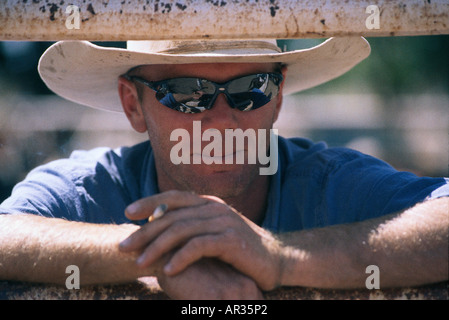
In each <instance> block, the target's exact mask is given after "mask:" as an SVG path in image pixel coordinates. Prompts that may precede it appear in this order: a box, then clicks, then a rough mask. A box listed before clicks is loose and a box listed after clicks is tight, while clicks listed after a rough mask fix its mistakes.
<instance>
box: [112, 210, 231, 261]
mask: <svg viewBox="0 0 449 320" xmlns="http://www.w3.org/2000/svg"><path fill="white" fill-rule="evenodd" d="M223 209H226V210H227V209H228V206H225V205H222V204H219V203H216V202H206V203H205V204H204V205H200V206H196V207H187V208H181V209H177V210H172V211H170V212H167V214H165V215H164V218H163V219H157V220H154V221H153V222H151V223H147V224H145V225H143V226H142V227H141V228H140V229H138V230H137V231H135V232H134V233H132V234H131V235H129V236H128V238H126V239H125V240H123V241H122V242H121V243H120V245H119V248H120V250H121V251H123V252H131V251H136V250H143V249H144V248H145V247H146V246H148V244H150V243H151V242H152V241H154V240H155V239H157V238H159V237H161V235H162V234H164V236H163V237H162V239H163V240H164V241H166V243H164V242H162V241H161V240H159V241H158V245H160V246H162V244H163V245H164V246H165V247H169V248H174V247H175V246H177V245H180V244H181V243H182V242H184V241H185V238H186V237H188V236H190V237H192V236H194V235H197V234H199V233H206V232H207V230H209V231H210V230H213V232H216V231H217V230H216V228H217V227H219V226H220V227H222V226H224V225H225V224H227V222H226V220H225V221H220V220H217V221H215V222H208V223H202V221H205V220H207V219H213V218H218V217H220V216H223V215H222V213H223ZM189 221H190V222H189ZM228 222H229V221H228ZM156 248H158V247H156ZM147 251H148V250H147ZM158 252H159V251H155V254H157V253H158Z"/></svg>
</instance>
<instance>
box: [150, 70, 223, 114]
mask: <svg viewBox="0 0 449 320" xmlns="http://www.w3.org/2000/svg"><path fill="white" fill-rule="evenodd" d="M214 90H215V88H214V87H213V85H212V84H209V83H207V82H204V81H202V80H201V79H197V78H179V79H171V80H167V81H163V82H161V85H160V88H158V90H157V93H156V98H157V99H158V100H159V102H160V103H162V104H163V105H164V106H166V107H168V108H171V109H174V110H177V111H180V112H183V113H199V112H203V111H205V110H207V109H208V107H209V102H210V98H211V97H212V96H213V93H214Z"/></svg>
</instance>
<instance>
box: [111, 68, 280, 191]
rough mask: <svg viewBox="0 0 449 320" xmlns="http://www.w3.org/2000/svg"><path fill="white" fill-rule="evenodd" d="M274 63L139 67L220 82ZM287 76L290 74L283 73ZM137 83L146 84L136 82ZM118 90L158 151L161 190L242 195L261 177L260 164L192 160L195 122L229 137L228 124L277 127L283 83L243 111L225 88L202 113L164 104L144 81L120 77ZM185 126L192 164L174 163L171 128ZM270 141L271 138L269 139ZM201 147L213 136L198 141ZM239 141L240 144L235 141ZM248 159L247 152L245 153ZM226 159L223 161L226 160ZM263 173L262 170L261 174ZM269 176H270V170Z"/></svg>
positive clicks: (145, 72) (144, 74)
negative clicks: (265, 101)
mask: <svg viewBox="0 0 449 320" xmlns="http://www.w3.org/2000/svg"><path fill="white" fill-rule="evenodd" d="M274 70H275V65H274V64H268V63H267V64H253V63H251V64H233V63H227V64H186V65H151V66H141V67H139V68H138V71H137V73H133V75H137V76H139V77H141V78H144V79H146V80H148V81H159V80H164V79H169V78H177V77H199V78H204V79H208V80H211V81H214V82H217V83H222V82H226V81H228V80H231V79H233V78H237V77H240V76H243V75H248V74H253V73H264V72H273V71H274ZM284 77H285V74H284ZM136 86H141V87H140V88H136ZM119 93H120V97H121V99H122V104H123V107H124V111H125V113H126V115H127V117H128V119H129V120H130V123H131V125H132V126H133V128H134V129H135V130H137V131H139V132H145V131H146V132H147V133H148V136H149V139H150V142H151V145H152V148H153V151H154V157H155V163H156V170H157V174H158V183H159V188H160V190H161V191H165V190H170V189H177V190H190V191H194V192H196V193H198V194H208V195H215V196H218V197H220V198H222V199H228V198H232V197H236V196H238V195H242V194H244V193H245V192H247V191H248V190H253V189H252V186H254V185H255V184H257V183H258V182H259V180H260V179H261V176H260V175H259V167H260V166H259V165H258V164H247V161H245V164H236V163H235V162H236V161H234V164H224V163H223V164H204V163H203V162H202V163H201V164H192V162H193V161H192V159H193V141H192V140H193V138H194V133H193V122H194V121H201V135H202V133H203V132H204V131H205V130H207V129H214V130H218V131H219V132H220V133H221V136H222V137H223V148H222V150H223V151H224V150H225V148H224V140H225V139H224V137H225V129H237V128H240V129H242V130H243V131H245V130H247V129H254V130H255V131H256V132H257V129H265V130H266V132H267V133H269V130H270V129H271V128H272V126H273V123H274V122H275V121H276V119H277V116H278V113H279V111H280V107H281V102H282V85H281V89H280V92H279V94H278V96H277V97H276V98H274V99H272V100H271V101H270V102H269V103H268V104H266V105H265V106H263V107H261V108H258V109H255V110H251V111H246V112H245V111H240V110H238V109H233V108H230V107H229V105H228V102H227V100H226V97H225V95H224V94H220V95H219V96H218V97H217V99H216V101H215V103H214V105H213V107H212V109H210V110H206V111H204V112H202V113H196V114H185V113H182V112H179V111H176V110H172V109H169V108H167V107H165V106H163V105H162V104H161V103H159V102H158V100H157V99H156V97H155V96H156V93H155V92H154V91H153V90H151V89H149V88H147V87H145V86H143V85H142V84H140V83H137V84H136V83H134V82H130V81H129V80H126V79H124V78H120V79H119ZM176 129H185V130H187V132H188V133H189V136H190V152H191V154H190V157H191V161H190V163H191V164H178V165H175V164H173V162H172V161H171V158H170V151H171V149H172V148H173V147H174V146H175V145H176V144H178V142H179V141H170V136H171V134H172V132H173V131H174V130H176ZM268 142H269V139H268ZM198 143H201V150H203V149H204V147H205V146H206V145H208V144H210V143H211V142H210V141H199V142H198ZM234 147H235V144H234ZM245 159H246V158H245ZM223 162H224V161H223ZM262 177H263V176H262ZM265 177H266V176H265Z"/></svg>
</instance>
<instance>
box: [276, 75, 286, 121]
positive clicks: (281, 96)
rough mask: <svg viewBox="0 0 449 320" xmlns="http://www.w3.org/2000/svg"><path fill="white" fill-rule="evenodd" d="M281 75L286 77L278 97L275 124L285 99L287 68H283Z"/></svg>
mask: <svg viewBox="0 0 449 320" xmlns="http://www.w3.org/2000/svg"><path fill="white" fill-rule="evenodd" d="M281 73H282V77H284V80H282V82H281V85H280V86H279V92H278V95H277V103H276V110H275V115H274V121H273V123H274V122H276V120H277V119H278V117H279V112H281V108H282V99H283V93H282V89H283V88H284V83H285V78H286V76H287V66H283V67H282V69H281Z"/></svg>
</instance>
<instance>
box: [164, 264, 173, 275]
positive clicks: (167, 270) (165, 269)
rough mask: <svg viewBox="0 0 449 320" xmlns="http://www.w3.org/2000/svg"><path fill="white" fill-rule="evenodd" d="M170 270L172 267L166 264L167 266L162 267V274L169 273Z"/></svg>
mask: <svg viewBox="0 0 449 320" xmlns="http://www.w3.org/2000/svg"><path fill="white" fill-rule="evenodd" d="M172 270H173V265H172V264H171V263H167V264H166V265H165V266H164V272H165V273H171V272H172Z"/></svg>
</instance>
